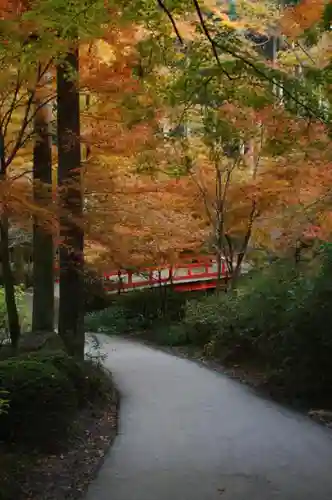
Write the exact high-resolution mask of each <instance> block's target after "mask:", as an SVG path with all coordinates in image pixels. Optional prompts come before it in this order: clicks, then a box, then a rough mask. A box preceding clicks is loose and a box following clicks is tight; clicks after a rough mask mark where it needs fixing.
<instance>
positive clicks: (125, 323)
mask: <svg viewBox="0 0 332 500" xmlns="http://www.w3.org/2000/svg"><path fill="white" fill-rule="evenodd" d="M187 297H188V294H185V293H177V292H173V291H172V290H170V289H166V288H161V289H160V288H154V289H148V290H138V291H134V292H128V293H123V294H120V295H117V296H113V298H112V304H111V306H110V307H108V308H107V309H104V310H103V311H96V312H93V313H90V314H88V315H87V316H86V317H85V326H86V328H87V329H88V330H89V331H93V332H107V333H109V334H121V333H122V334H123V333H130V332H139V331H144V330H149V329H151V328H153V329H155V328H157V326H160V325H164V324H166V323H167V324H170V323H172V322H177V321H179V320H181V318H182V317H183V316H184V310H185V304H186V300H187Z"/></svg>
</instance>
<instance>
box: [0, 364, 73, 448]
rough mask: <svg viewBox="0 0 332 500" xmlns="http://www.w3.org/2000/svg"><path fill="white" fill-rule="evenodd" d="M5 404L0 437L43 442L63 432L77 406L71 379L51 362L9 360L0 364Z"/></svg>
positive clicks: (0, 377) (10, 440) (34, 442)
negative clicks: (6, 404)
mask: <svg viewBox="0 0 332 500" xmlns="http://www.w3.org/2000/svg"><path fill="white" fill-rule="evenodd" d="M0 386H1V387H2V388H3V389H4V390H5V391H7V393H8V400H9V407H8V410H7V412H6V413H2V414H1V415H0V439H1V440H3V441H6V442H21V443H30V444H33V445H36V446H38V445H46V443H50V442H51V441H52V439H55V438H56V437H59V435H64V434H65V433H66V430H67V429H68V426H69V424H70V422H71V420H72V418H73V415H74V414H75V412H76V410H77V406H78V401H77V393H76V391H75V387H74V385H73V383H72V381H71V380H70V379H69V378H68V377H67V376H66V374H65V373H62V372H60V371H59V370H58V369H57V368H56V367H55V366H54V365H53V364H52V363H40V362H39V361H35V360H19V359H14V358H12V359H10V360H8V361H2V362H1V363H0Z"/></svg>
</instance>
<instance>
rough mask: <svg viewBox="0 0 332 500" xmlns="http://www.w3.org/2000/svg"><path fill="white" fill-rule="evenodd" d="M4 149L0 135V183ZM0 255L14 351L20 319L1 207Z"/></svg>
mask: <svg viewBox="0 0 332 500" xmlns="http://www.w3.org/2000/svg"><path fill="white" fill-rule="evenodd" d="M4 155H5V148H4V138H3V135H2V134H0V182H1V181H5V179H6V165H5V158H4ZM0 253H1V264H2V277H3V283H4V288H5V297H6V307H7V318H8V329H9V336H10V341H11V345H12V348H13V349H14V350H16V349H17V347H18V342H19V339H20V335H21V328H20V318H19V315H18V310H17V304H16V298H15V286H14V275H13V272H12V269H11V267H10V252H9V222H8V214H7V210H6V207H5V206H2V207H1V217H0Z"/></svg>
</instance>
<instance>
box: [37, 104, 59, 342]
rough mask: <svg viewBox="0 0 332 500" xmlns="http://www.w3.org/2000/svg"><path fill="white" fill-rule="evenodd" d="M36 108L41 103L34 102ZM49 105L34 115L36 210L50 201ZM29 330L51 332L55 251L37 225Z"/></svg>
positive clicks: (38, 223)
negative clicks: (30, 325) (30, 326)
mask: <svg viewBox="0 0 332 500" xmlns="http://www.w3.org/2000/svg"><path fill="white" fill-rule="evenodd" d="M35 105H36V107H38V106H39V107H40V106H41V102H40V101H39V100H36V103H35ZM50 121H51V117H50V108H49V104H46V105H45V106H43V107H41V108H40V109H39V110H38V111H37V112H36V115H35V133H36V142H35V145H34V151H33V192H34V201H35V203H36V205H38V206H39V207H46V206H47V205H49V204H50V203H51V202H52V145H51V136H50ZM32 330H33V331H38V332H43V331H45V332H50V331H53V330H54V249H53V236H52V234H51V232H49V231H47V230H45V228H43V227H42V226H41V225H40V221H38V219H37V218H35V219H34V224H33V308H32Z"/></svg>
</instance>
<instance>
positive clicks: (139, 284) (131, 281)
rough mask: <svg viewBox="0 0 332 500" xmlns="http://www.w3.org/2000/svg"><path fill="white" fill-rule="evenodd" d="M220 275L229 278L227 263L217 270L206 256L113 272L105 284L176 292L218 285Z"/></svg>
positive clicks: (118, 288)
mask: <svg viewBox="0 0 332 500" xmlns="http://www.w3.org/2000/svg"><path fill="white" fill-rule="evenodd" d="M248 269H249V266H248V264H244V265H243V266H242V273H245V272H247V271H248ZM56 271H58V268H56ZM220 278H221V280H222V281H223V282H224V283H226V282H227V280H228V278H229V273H228V271H227V266H226V263H225V262H224V261H223V260H222V261H221V264H220V268H219V269H218V262H217V260H216V259H215V258H204V259H202V260H199V261H197V260H196V261H195V262H186V263H181V264H178V265H172V266H171V265H169V266H165V267H164V268H148V269H141V270H139V271H137V270H136V271H130V270H124V269H123V270H118V271H111V272H110V273H105V274H104V286H105V289H106V290H107V292H108V293H110V294H115V293H122V292H128V291H131V290H143V289H145V288H154V287H160V286H172V288H173V290H175V291H177V292H188V291H194V290H208V289H213V288H216V286H217V283H218V280H219V279H220ZM56 283H59V278H57V279H56Z"/></svg>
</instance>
